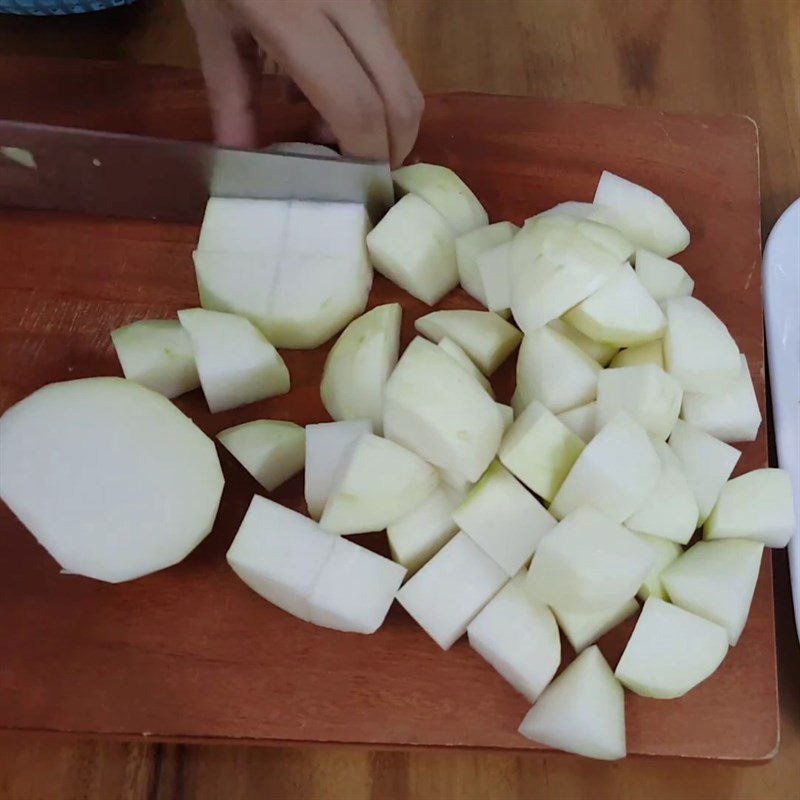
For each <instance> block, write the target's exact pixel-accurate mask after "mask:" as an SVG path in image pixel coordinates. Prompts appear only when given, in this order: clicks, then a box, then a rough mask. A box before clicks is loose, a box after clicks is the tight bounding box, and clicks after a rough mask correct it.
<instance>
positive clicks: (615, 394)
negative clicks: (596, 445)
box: [596, 364, 683, 441]
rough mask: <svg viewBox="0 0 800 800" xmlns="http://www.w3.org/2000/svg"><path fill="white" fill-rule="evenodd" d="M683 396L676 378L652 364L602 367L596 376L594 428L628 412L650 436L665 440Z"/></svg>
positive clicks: (674, 421)
mask: <svg viewBox="0 0 800 800" xmlns="http://www.w3.org/2000/svg"><path fill="white" fill-rule="evenodd" d="M682 399H683V389H681V385H680V384H679V383H678V381H676V380H675V378H673V377H672V376H671V375H668V374H667V373H666V372H664V370H663V369H661V367H656V366H654V365H653V364H645V365H643V366H640V367H620V368H617V369H606V370H603V371H602V372H601V373H600V375H599V376H598V378H597V411H596V425H597V430H600V429H601V428H603V427H605V425H606V424H608V423H609V422H610V421H611V420H612V419H613V418H614V417H615V416H616V415H617V414H618V413H619V412H620V411H627V412H628V413H629V414H630V415H631V416H632V417H633V418H634V419H635V420H636V421H637V422H639V423H640V424H641V425H642V427H643V428H644V429H645V430H646V431H647V432H648V433H649V434H650V435H651V436H652V437H653V438H655V439H659V440H661V441H664V440H665V439H666V438H667V437H668V436H669V435H670V433H672V429H673V428H674V427H675V423H676V422H677V420H678V415H679V414H680V411H681V401H682Z"/></svg>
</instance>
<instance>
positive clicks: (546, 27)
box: [0, 0, 800, 800]
mask: <svg viewBox="0 0 800 800" xmlns="http://www.w3.org/2000/svg"><path fill="white" fill-rule="evenodd" d="M665 6H667V9H666V11H665V10H664V7H665ZM389 8H390V12H391V16H392V21H393V24H394V27H395V31H396V33H397V34H398V37H399V39H400V41H401V43H402V44H403V46H404V49H405V52H406V53H407V54H408V56H409V57H410V60H411V61H412V63H413V65H414V68H415V70H416V72H417V74H418V75H419V76H420V77H421V79H422V83H423V86H424V88H425V89H426V90H428V91H431V90H435V89H438V90H450V89H473V90H482V91H503V92H510V93H524V94H532V95H538V96H545V97H554V98H565V99H584V100H592V101H597V102H625V103H632V104H636V105H651V106H655V107H660V108H672V109H678V110H694V111H701V112H711V113H722V112H734V111H736V112H742V113H748V114H750V115H751V116H752V117H754V118H755V119H756V120H757V122H758V124H759V127H760V133H761V155H762V158H761V171H762V211H763V216H764V221H765V223H766V224H770V223H771V222H772V221H774V219H775V217H776V215H777V214H778V213H779V211H780V210H782V208H783V207H785V206H786V205H787V204H788V202H789V201H790V200H791V199H792V198H793V197H794V196H796V195H797V194H798V192H800V150H798V148H797V142H798V141H800V114H798V104H800V96H798V93H797V88H796V87H797V86H798V85H800V14H799V11H798V3H797V2H794V0H744V1H740V0H722V2H706V1H705V0H697V1H696V2H691V3H690V2H680V3H664V2H657V3H653V2H637V3H620V2H599V1H598V0H560V1H557V2H503V3H497V2H470V0H464V1H461V0H438V2H437V3H433V2H425V1H418V0H401V1H400V2H393V3H390V5H389ZM654 20H655V22H654ZM659 20H660V21H661V22H659ZM661 23H663V24H661ZM637 43H638V44H637ZM0 49H2V51H3V52H6V53H10V52H16V53H23V54H26V53H39V54H41V55H47V54H62V55H76V56H89V57H105V58H116V59H120V60H127V61H149V62H155V63H171V64H178V65H186V66H191V65H194V64H196V56H195V54H194V51H193V49H192V46H191V37H190V34H189V31H188V29H187V28H186V26H185V23H184V21H183V19H182V14H181V11H180V9H179V7H178V3H177V2H176V0H151V1H150V2H148V3H146V4H145V3H139V4H138V7H134V8H133V9H132V10H131V14H129V15H127V16H126V15H125V14H122V13H119V14H116V13H112V14H108V15H97V16H94V15H88V16H86V17H83V18H80V19H76V20H55V21H47V22H45V21H40V20H36V21H26V20H10V19H3V21H2V24H0ZM652 52H654V53H655V58H649V57H648V53H652ZM19 91H24V84H22V85H21V86H20V89H19ZM109 91H110V89H109ZM5 97H6V95H3V98H4V103H5ZM54 101H56V102H57V98H54ZM171 102H174V103H175V104H178V105H180V104H181V95H180V92H179V91H178V90H177V89H176V92H175V93H174V94H173V96H172V97H171ZM193 102H194V101H193V100H190V101H189V104H192V103H193ZM119 113H120V114H123V115H124V114H131V115H134V114H135V112H134V111H131V110H130V109H125V108H124V107H120V108H119ZM205 124H206V122H205V117H204V115H202V114H200V115H198V118H197V125H198V130H202V128H203V126H204V125H205ZM775 589H776V598H777V611H778V638H779V652H780V655H781V662H780V666H781V709H782V719H783V732H782V744H781V750H780V752H779V755H778V756H777V757H776V759H774V760H773V761H772V762H771V763H770V764H769V765H766V766H763V767H759V768H757V769H754V768H750V767H744V768H737V767H732V766H727V765H712V764H705V763H703V764H698V763H694V762H687V761H682V762H671V763H668V764H667V763H664V762H660V761H659V762H655V761H651V760H647V759H639V760H631V761H628V762H627V763H625V764H620V765H613V766H608V765H598V764H590V763H587V762H583V761H578V760H575V759H570V758H563V757H558V756H547V755H540V756H528V755H526V756H523V757H516V756H490V755H487V754H482V755H459V754H447V755H439V754H424V753H415V754H412V755H405V754H390V753H377V754H375V753H373V754H370V753H367V752H363V751H342V750H336V749H324V750H304V751H295V750H263V749H252V748H251V749H241V748H232V747H230V748H229V747H226V748H222V747H217V748H203V747H199V746H193V747H175V746H160V745H150V746H146V745H124V744H97V743H78V744H73V743H57V742H55V741H54V740H52V739H50V740H40V739H33V740H32V739H30V738H25V737H22V738H21V737H14V739H13V740H8V741H3V742H2V744H0V797H3V798H6V797H8V798H11V797H13V798H24V800H29V798H35V797H37V798H38V797H40V798H47V800H50V798H53V797H60V798H72V797H76V798H77V797H91V798H98V800H100V798H103V799H105V798H109V797H137V798H138V797H142V798H144V797H156V796H157V797H207V796H208V797H213V796H219V795H220V794H222V793H224V794H225V796H230V797H233V798H237V800H238V798H243V799H244V798H251V797H252V798H255V797H264V796H271V797H276V798H284V797H285V798H289V797H336V798H338V797H370V796H373V797H381V798H384V797H385V798H406V797H448V798H450V797H452V798H456V797H468V798H477V797H540V796H541V797H557V798H566V797H585V796H587V795H588V794H593V795H597V796H598V797H620V796H647V797H652V798H661V797H674V796H687V797H701V796H702V797H726V798H727V797H730V798H752V797H765V798H792V800H794V798H796V797H797V787H798V786H799V785H800V689H799V688H798V684H797V675H799V674H800V657H798V654H799V653H800V651H799V650H798V647H797V640H796V636H795V634H794V631H793V627H792V622H791V615H790V613H789V608H788V605H789V604H788V594H787V592H788V582H787V574H786V561H785V558H784V557H783V556H782V555H778V556H777V558H776V578H775ZM741 690H742V691H743V692H744V691H746V690H747V687H741Z"/></svg>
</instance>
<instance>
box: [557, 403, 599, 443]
mask: <svg viewBox="0 0 800 800" xmlns="http://www.w3.org/2000/svg"><path fill="white" fill-rule="evenodd" d="M596 417H597V402H596V401H593V402H591V403H586V405H583V406H577V407H576V408H570V409H569V410H568V411H562V412H561V413H560V414H556V419H559V420H561V422H563V423H564V424H565V425H566V426H567V427H568V428H569V429H570V430H571V431H572V432H573V433H574V434H575V435H576V436H577V437H578V438H579V439H580V440H581V441H582V442H583V443H584V444H589V442H591V441H592V439H594V432H595V430H596V429H597V426H596V424H595V418H596Z"/></svg>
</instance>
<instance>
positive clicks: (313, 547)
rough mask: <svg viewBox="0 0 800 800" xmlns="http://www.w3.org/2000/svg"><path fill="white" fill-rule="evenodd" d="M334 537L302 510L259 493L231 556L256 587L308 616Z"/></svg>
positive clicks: (234, 565) (234, 566) (272, 599)
mask: <svg viewBox="0 0 800 800" xmlns="http://www.w3.org/2000/svg"><path fill="white" fill-rule="evenodd" d="M335 542H336V537H334V536H331V535H330V534H329V533H325V532H324V531H323V530H321V529H320V528H319V526H318V525H317V524H316V523H314V522H313V521H312V520H310V519H308V518H307V517H304V516H303V515H302V514H298V513H297V512H296V511H292V510H291V509H289V508H284V507H283V506H281V505H278V504H277V503H273V502H272V501H271V500H267V499H266V498H264V497H259V496H258V495H256V496H255V497H254V498H253V500H252V502H251V503H250V507H249V508H248V510H247V514H245V517H244V519H243V520H242V524H241V525H240V526H239V531H238V533H237V534H236V536H235V537H234V540H233V542H232V543H231V546H230V548H229V549H228V553H227V555H226V558H227V559H228V564H230V566H231V568H232V569H233V571H234V572H235V573H236V574H237V575H238V576H239V577H240V578H241V579H242V580H243V581H244V582H245V583H246V584H247V585H248V586H249V587H250V588H251V589H252V590H253V591H254V592H257V593H258V594H260V595H261V596H262V597H264V598H265V599H267V600H269V601H270V603H273V604H275V605H276V606H278V607H279V608H282V609H283V610H284V611H288V612H289V613H290V614H293V615H294V616H295V617H300V619H304V620H306V621H308V620H309V619H311V614H312V607H311V603H310V597H311V592H312V590H313V588H314V585H315V584H316V582H317V578H318V577H319V575H320V573H321V571H322V569H323V566H324V565H325V562H326V561H327V560H328V557H329V556H330V554H331V552H332V551H333V545H334V543H335Z"/></svg>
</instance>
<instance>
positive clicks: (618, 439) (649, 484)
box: [550, 411, 661, 522]
mask: <svg viewBox="0 0 800 800" xmlns="http://www.w3.org/2000/svg"><path fill="white" fill-rule="evenodd" d="M660 475H661V461H660V459H659V457H658V453H657V452H656V450H655V448H654V447H653V443H652V442H651V441H650V437H649V436H648V435H647V432H646V431H645V429H644V428H643V427H642V426H641V425H640V424H639V423H638V422H636V421H635V420H634V419H632V418H631V417H630V415H628V414H627V413H626V412H624V411H621V412H620V413H619V414H618V415H617V416H616V417H614V419H612V420H611V422H609V423H608V424H607V425H606V426H605V427H604V428H602V429H601V430H600V431H599V432H598V433H597V435H596V436H595V437H594V439H592V441H591V442H589V444H587V445H586V447H585V448H584V449H583V451H582V452H581V454H580V455H579V456H578V459H577V461H576V462H575V464H574V466H573V467H572V469H571V470H570V472H569V474H568V475H567V477H566V478H565V479H564V482H563V483H562V484H561V488H560V489H559V490H558V493H557V494H556V496H555V498H554V499H553V502H552V503H551V504H550V513H551V514H552V515H553V516H554V517H556V519H562V518H563V517H565V516H566V515H567V514H569V513H570V512H572V511H575V510H576V509H578V508H580V507H581V506H586V505H588V506H594V507H595V508H598V509H600V510H601V511H604V512H605V513H606V514H608V516H610V517H611V518H612V519H614V520H616V521H617V522H622V521H623V520H625V519H627V518H628V517H629V516H630V515H631V514H632V513H633V512H634V511H636V510H637V509H639V508H640V507H641V506H642V505H643V504H644V502H645V501H646V500H647V498H648V497H649V496H650V494H651V493H652V492H653V490H654V489H655V488H656V485H657V483H658V479H659V477H660Z"/></svg>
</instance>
